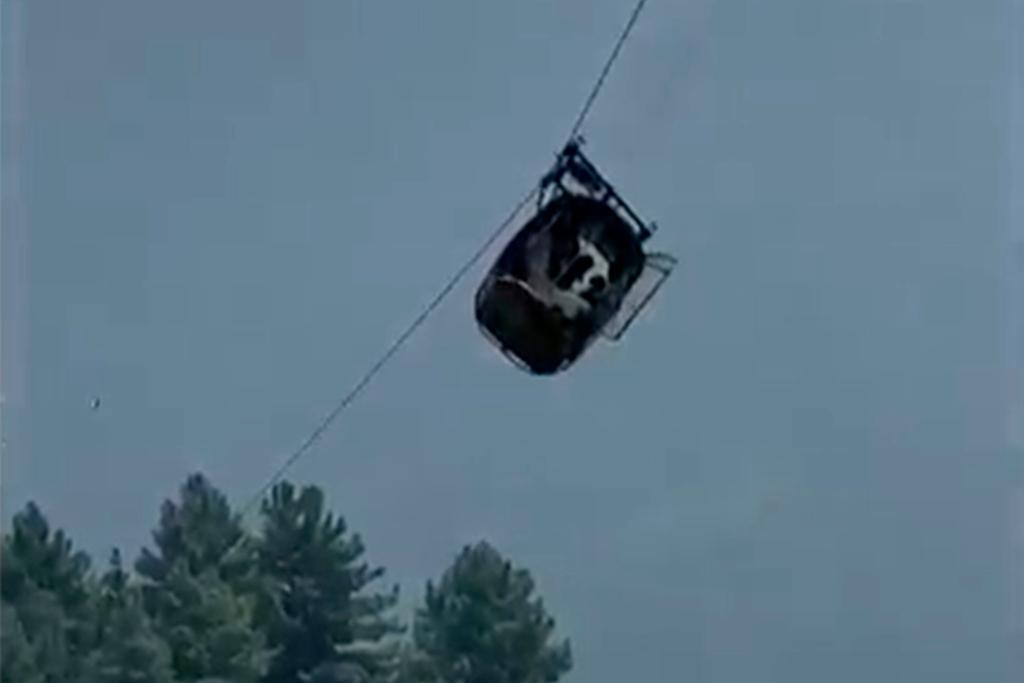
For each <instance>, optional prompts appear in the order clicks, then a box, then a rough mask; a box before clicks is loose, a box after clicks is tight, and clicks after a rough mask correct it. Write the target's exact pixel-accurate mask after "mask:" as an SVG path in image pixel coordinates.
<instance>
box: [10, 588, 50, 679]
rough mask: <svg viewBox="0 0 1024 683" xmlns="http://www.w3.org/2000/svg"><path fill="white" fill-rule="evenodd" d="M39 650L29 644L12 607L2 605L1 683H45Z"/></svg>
mask: <svg viewBox="0 0 1024 683" xmlns="http://www.w3.org/2000/svg"><path fill="white" fill-rule="evenodd" d="M45 680H46V676H45V674H44V673H43V671H42V670H41V669H40V666H39V648H38V647H37V646H36V645H33V644H32V643H30V642H29V640H28V636H26V635H25V629H24V627H22V624H21V619H19V618H18V613H17V611H16V610H15V609H14V607H13V606H12V605H8V604H7V603H3V604H2V605H0V683H44V681H45Z"/></svg>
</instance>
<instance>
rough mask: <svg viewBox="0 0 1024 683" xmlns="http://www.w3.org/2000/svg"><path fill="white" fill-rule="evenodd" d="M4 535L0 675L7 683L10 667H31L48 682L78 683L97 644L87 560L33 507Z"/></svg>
mask: <svg viewBox="0 0 1024 683" xmlns="http://www.w3.org/2000/svg"><path fill="white" fill-rule="evenodd" d="M11 526H12V528H11V531H10V532H9V533H8V534H6V535H5V536H4V540H3V554H2V556H0V557H2V558H3V561H2V563H0V598H2V602H3V605H4V607H5V608H6V610H5V613H6V614H5V622H6V624H8V625H10V626H11V631H10V633H9V634H8V633H6V630H7V629H5V634H4V647H5V649H6V650H9V651H10V652H11V653H12V659H11V660H10V663H9V660H8V659H7V657H5V658H4V661H3V663H2V665H0V670H2V674H3V678H4V679H5V680H7V679H8V678H11V677H13V676H14V674H13V672H12V671H11V670H10V668H9V667H10V666H13V664H14V663H17V664H18V666H19V667H23V668H24V667H28V666H29V665H28V662H30V661H32V662H34V665H33V666H32V667H30V668H31V669H32V671H33V673H32V674H31V675H38V676H41V677H42V679H43V680H44V681H63V680H75V679H76V678H77V677H78V676H79V675H80V674H81V667H82V664H83V662H84V660H85V657H86V655H87V654H88V652H89V651H90V650H91V649H92V648H93V646H94V645H95V643H94V641H93V624H92V619H93V614H92V607H93V605H92V599H91V592H90V584H89V565H90V562H89V557H88V556H87V555H86V554H85V553H83V552H81V551H75V550H74V548H73V545H72V543H71V541H70V539H68V538H67V536H66V535H65V534H64V532H63V531H62V530H59V529H58V530H56V531H55V532H53V533H51V529H50V525H49V522H48V521H47V520H46V517H45V515H44V514H43V513H42V511H41V510H40V509H39V508H38V506H36V505H35V504H34V503H29V504H28V505H27V506H26V507H25V508H24V510H22V511H21V512H19V513H18V514H16V515H15V516H14V520H13V523H12V525H11Z"/></svg>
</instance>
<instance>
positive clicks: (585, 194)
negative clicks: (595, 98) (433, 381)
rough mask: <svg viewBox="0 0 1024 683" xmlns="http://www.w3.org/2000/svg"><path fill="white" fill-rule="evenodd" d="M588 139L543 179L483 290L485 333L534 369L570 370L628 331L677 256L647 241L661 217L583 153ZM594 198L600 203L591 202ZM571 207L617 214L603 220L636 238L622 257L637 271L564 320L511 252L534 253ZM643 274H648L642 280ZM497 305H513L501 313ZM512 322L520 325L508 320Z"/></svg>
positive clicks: (621, 235)
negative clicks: (527, 332) (640, 209)
mask: <svg viewBox="0 0 1024 683" xmlns="http://www.w3.org/2000/svg"><path fill="white" fill-rule="evenodd" d="M582 143H583V140H582V138H574V139H572V140H570V142H569V143H568V144H567V145H566V146H565V147H564V148H563V150H562V151H561V152H560V153H559V154H558V156H557V159H556V162H555V164H554V166H553V167H552V168H551V170H550V171H549V172H548V173H546V174H545V175H544V176H543V177H542V179H541V182H540V188H539V192H538V197H537V208H536V212H535V213H534V215H533V216H532V217H531V218H530V219H529V220H528V221H527V222H526V223H524V224H523V225H522V226H520V229H519V232H518V233H517V234H516V236H515V237H514V238H513V239H512V241H511V242H509V243H508V244H506V246H505V249H504V250H503V251H502V254H501V256H499V258H498V260H497V261H496V262H495V264H494V265H492V267H491V270H490V271H489V272H488V275H487V277H486V278H485V280H484V281H483V282H482V283H481V285H480V288H479V289H478V291H477V296H476V317H477V324H478V327H479V328H480V331H481V333H482V334H483V335H484V336H485V337H486V338H487V339H488V341H490V342H491V344H493V345H494V346H495V347H496V348H497V349H499V350H500V351H501V352H502V354H503V355H504V356H505V357H506V358H507V359H508V360H509V361H511V362H512V363H513V364H514V365H516V366H517V367H519V368H520V369H522V370H524V371H526V372H529V373H531V374H539V375H550V374H555V373H558V372H561V371H562V370H565V369H566V368H567V367H569V366H570V365H572V364H573V363H575V362H576V361H577V360H578V359H579V358H580V357H581V356H582V355H584V353H585V352H586V350H587V349H588V348H589V346H590V345H591V344H592V343H593V341H594V340H595V339H597V338H598V337H604V338H605V339H608V340H611V341H616V340H618V339H620V338H621V337H622V335H623V334H624V333H625V332H626V330H627V329H628V328H629V326H630V325H631V324H632V322H633V320H634V319H635V318H636V317H637V315H638V314H639V313H640V311H641V310H642V309H643V308H644V307H645V306H646V305H647V303H648V302H649V301H650V300H651V299H652V298H653V296H654V294H655V293H656V292H657V290H658V289H659V288H660V286H661V284H662V283H663V282H664V280H665V279H666V278H667V277H668V275H669V274H670V273H671V272H672V269H673V267H674V266H675V263H676V261H675V259H674V258H673V257H671V256H669V255H667V254H655V253H647V252H646V251H645V250H644V249H643V247H642V245H643V244H644V243H645V242H646V241H647V240H648V239H649V238H650V237H651V236H652V235H653V234H654V232H655V230H656V229H657V226H656V224H654V223H650V224H648V223H646V222H644V221H643V220H642V219H641V218H640V216H639V215H638V214H637V213H636V211H634V210H633V208H632V207H631V206H630V205H629V204H628V202H626V201H625V200H624V199H623V198H622V197H621V196H620V195H619V194H618V192H616V190H615V188H614V187H613V186H612V185H611V183H609V182H608V181H607V180H606V179H605V178H604V177H603V176H602V174H601V173H600V171H598V169H597V168H596V166H595V165H594V164H593V163H591V162H590V160H589V159H587V157H586V156H585V155H584V154H583V152H582V150H581V149H580V147H581V145H582ZM581 202H582V204H581ZM588 206H589V207H592V208H591V209H589V210H588V209H587V208H586V207H588ZM563 207H565V208H563ZM572 207H576V209H573V208H572ZM563 210H570V211H579V210H583V211H584V212H585V213H586V212H588V211H590V212H593V211H597V212H598V215H600V214H602V212H603V215H604V216H606V217H607V219H606V220H610V221H612V224H609V223H606V222H605V221H601V222H602V223H605V225H609V226H611V227H614V225H618V226H619V227H618V228H615V230H613V233H615V234H618V238H617V239H620V240H626V244H627V245H631V246H628V248H627V249H626V251H625V252H622V253H619V257H621V258H626V259H627V261H626V262H624V263H628V264H629V265H628V272H629V273H630V275H629V276H628V277H627V281H625V282H619V283H618V284H615V285H614V286H612V284H613V283H611V282H609V283H608V286H609V291H608V294H607V295H598V296H599V300H598V301H599V303H598V304H595V305H597V308H596V309H595V310H594V312H592V313H591V314H587V315H584V316H583V317H582V318H580V319H579V320H577V319H575V318H573V319H571V320H569V319H563V320H564V322H563V323H558V322H557V319H558V318H557V316H558V314H557V313H551V312H550V309H547V310H546V309H545V308H544V306H545V304H544V301H545V297H546V296H549V295H545V294H543V293H542V292H540V291H539V290H538V291H534V290H532V289H531V287H530V285H529V284H528V283H527V282H526V281H525V280H524V279H523V278H522V277H520V276H518V275H515V274H514V271H515V266H514V265H511V264H512V263H514V261H515V259H512V260H511V261H510V259H511V257H512V256H516V255H519V254H520V253H524V252H529V253H533V252H531V251H530V250H531V249H535V247H530V246H529V244H530V241H531V239H535V237H534V236H537V235H541V239H543V236H544V234H545V233H550V231H551V230H554V229H556V228H554V227H553V226H554V225H555V224H557V223H559V222H560V221H561V222H563V224H564V221H565V220H567V219H566V218H565V217H564V216H563V215H562V213H561V212H562V211H563ZM552 211H553V212H554V213H552ZM568 215H576V214H575V213H570V214H568ZM587 215H589V214H587ZM613 224H614V225H613ZM616 231H618V232H616ZM627 233H628V236H627ZM613 244H614V243H613ZM606 246H612V245H611V244H609V245H606ZM550 248H555V247H553V246H552V247H550ZM620 248H621V247H620ZM620 248H615V249H613V253H618V252H619V250H620ZM542 250H543V248H542ZM619 257H617V258H616V261H618V258H619ZM620 272H621V271H620ZM549 274H550V273H549ZM560 278H561V274H559V275H557V276H552V277H551V279H552V280H554V281H557V280H559V279H560ZM641 280H646V281H645V282H644V283H643V284H642V285H641ZM540 282H543V279H542V280H540ZM535 284H536V283H535ZM609 297H611V298H610V299H609ZM502 301H504V302H505V303H501V302H502ZM548 301H549V304H547V305H550V301H551V300H550V299H548ZM495 306H497V307H498V310H506V311H507V313H505V314H495V313H494V310H495V309H494V307H495ZM495 315H497V317H495ZM552 316H554V317H552ZM488 325H497V326H498V327H499V328H504V329H505V332H503V333H501V334H511V335H512V338H516V339H518V340H519V341H520V342H523V343H525V344H526V345H525V346H523V344H519V347H518V349H513V348H510V346H509V344H508V343H507V342H508V340H505V341H502V340H501V339H499V338H498V335H497V334H496V333H495V330H492V329H489V326H488ZM507 325H512V326H513V327H512V328H508V327H507ZM516 326H519V327H522V326H525V327H526V328H530V327H536V328H537V336H536V338H532V337H531V338H524V337H522V336H519V337H516V333H515V331H514V329H515V328H516ZM560 326H561V327H560ZM524 339H525V341H524ZM552 344H553V345H555V347H554V348H558V349H560V351H559V352H558V353H556V354H555V356H552V355H551V353H552V352H551V349H552V348H553V347H552V346H550V345H552ZM524 353H525V354H526V355H527V356H529V355H530V354H533V357H532V358H525V357H523V356H522V355H521V354H524ZM559 354H560V355H559ZM556 357H557V358H558V359H559V362H558V363H557V364H554V363H553V359H554V358H556ZM531 361H532V362H531Z"/></svg>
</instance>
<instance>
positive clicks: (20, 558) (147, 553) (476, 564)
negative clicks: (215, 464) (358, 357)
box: [0, 475, 572, 683]
mask: <svg viewBox="0 0 1024 683" xmlns="http://www.w3.org/2000/svg"><path fill="white" fill-rule="evenodd" d="M262 515H263V528H262V532H261V534H260V535H259V536H256V537H252V536H250V535H248V534H247V532H246V531H245V529H244V528H243V527H242V525H241V523H240V521H239V519H238V517H237V516H236V515H235V514H234V513H233V512H232V510H231V508H230V506H229V504H228V501H227V498H226V497H225V496H224V495H223V494H222V493H221V492H220V491H218V490H217V489H216V488H215V487H214V486H213V485H212V484H210V483H209V482H208V481H207V480H206V479H205V478H203V477H202V476H201V475H193V476H190V477H189V478H188V479H187V480H186V481H185V483H184V485H183V486H182V487H181V489H180V491H179V496H178V499H177V500H175V501H166V502H165V503H164V504H163V506H162V508H161V511H160V517H159V522H158V524H157V527H156V529H155V530H154V532H153V541H154V547H153V548H152V549H146V550H144V551H143V552H142V553H141V554H140V556H139V557H138V558H137V560H136V561H135V562H134V573H133V572H132V571H131V570H129V569H126V568H125V567H124V566H123V563H122V558H121V554H120V552H119V551H117V550H114V551H113V553H112V554H111V558H110V562H109V566H108V567H107V568H106V570H105V571H104V572H103V573H102V574H101V575H99V576H96V575H94V574H93V573H92V572H91V570H90V562H89V558H88V557H87V556H86V555H85V554H84V553H82V552H78V551H75V550H74V549H73V547H72V544H71V542H70V540H69V539H68V538H67V537H66V536H65V534H64V533H63V532H62V531H60V530H57V531H51V529H50V526H49V524H48V522H47V520H46V518H45V516H44V515H43V513H42V512H41V511H40V510H39V509H38V508H37V507H36V506H35V505H34V504H29V505H28V506H26V507H25V509H24V510H22V511H21V512H19V513H18V514H17V515H15V516H14V520H13V524H12V526H11V531H10V532H9V533H8V534H6V535H5V536H4V538H3V554H2V556H0V597H2V605H0V610H2V615H0V616H2V624H0V629H2V630H0V647H2V651H0V657H2V659H0V683H66V682H68V681H76V682H77V681H80V682H82V683H398V682H401V683H547V682H553V681H556V680H558V679H559V678H560V677H561V676H562V675H564V674H565V673H566V672H567V671H568V670H569V669H570V668H571V665H572V661H571V655H570V651H569V646H568V643H567V642H561V643H553V642H552V638H553V632H554V621H553V620H552V619H551V618H550V617H549V616H548V615H547V613H546V611H545V609H544V607H543V604H542V603H541V601H540V600H539V599H538V598H535V597H534V596H533V590H534V585H533V581H532V579H531V578H530V575H529V573H528V572H526V571H525V570H522V569H513V568H512V566H511V564H510V563H509V562H508V561H506V560H505V559H503V558H502V557H501V556H500V555H499V553H498V552H497V551H496V550H494V549H493V548H492V547H490V546H489V545H487V544H486V543H481V544H478V545H476V546H474V547H472V548H470V547H467V548H465V549H464V550H463V551H462V552H461V553H460V554H459V555H458V557H457V558H456V560H455V562H454V564H453V565H452V566H451V567H450V568H449V569H448V570H447V571H446V572H445V574H444V575H443V577H442V579H441V581H440V583H439V584H438V585H437V586H434V585H433V584H432V583H428V584H427V594H426V598H425V601H424V605H423V606H422V607H421V608H420V609H418V610H417V612H416V621H415V629H414V633H413V638H412V640H411V642H410V641H409V640H407V639H402V638H399V636H400V635H402V634H403V633H404V631H405V629H404V628H403V627H402V626H401V625H400V624H399V622H398V620H397V619H396V618H395V617H394V616H393V610H394V607H395V604H396V602H397V599H398V588H397V586H396V587H394V588H393V589H392V590H380V589H376V588H374V586H376V585H377V584H378V582H380V581H381V579H382V577H383V575H384V570H383V568H380V567H373V566H371V565H370V564H369V563H368V562H367V561H366V560H365V559H364V555H365V552H366V550H365V547H364V545H363V542H362V539H361V538H360V537H359V535H358V534H349V533H348V529H347V527H346V524H345V521H344V519H343V518H342V517H340V516H335V515H333V514H332V513H330V512H329V511H327V510H326V509H325V505H324V497H323V493H322V492H321V491H320V489H319V488H317V487H315V486H307V487H304V488H302V489H301V490H296V489H295V487H293V486H292V485H291V484H288V483H282V484H279V485H278V486H276V487H274V489H273V490H272V491H271V493H270V495H269V497H268V498H267V499H266V500H264V504H263V507H262Z"/></svg>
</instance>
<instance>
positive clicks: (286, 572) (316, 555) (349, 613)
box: [259, 483, 402, 682]
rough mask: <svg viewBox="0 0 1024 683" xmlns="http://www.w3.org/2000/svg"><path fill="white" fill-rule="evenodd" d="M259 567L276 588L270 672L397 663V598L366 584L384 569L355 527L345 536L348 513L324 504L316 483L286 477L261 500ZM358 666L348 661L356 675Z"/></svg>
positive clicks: (289, 676) (372, 669)
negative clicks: (299, 483) (367, 557)
mask: <svg viewBox="0 0 1024 683" xmlns="http://www.w3.org/2000/svg"><path fill="white" fill-rule="evenodd" d="M263 516H264V528H263V538H262V543H261V545H260V549H259V567H260V570H261V572H262V573H263V575H264V576H266V577H268V578H269V579H270V580H271V581H272V582H273V585H274V586H275V587H276V588H275V593H274V597H275V600H274V607H275V609H274V611H273V613H272V615H270V624H269V627H270V630H269V634H270V643H271V644H272V645H273V646H275V647H276V648H278V652H277V654H276V655H275V657H274V659H273V661H272V663H271V666H270V674H269V678H268V680H270V681H275V682H276V681H294V680H298V679H299V678H301V677H305V676H310V675H314V674H315V675H316V676H317V677H318V678H319V679H320V680H334V679H333V678H331V677H332V676H336V675H339V674H338V673H337V671H338V668H337V667H335V666H334V665H336V664H338V665H340V664H345V663H349V664H357V665H358V666H359V667H361V669H362V670H363V671H364V672H365V674H366V675H367V676H368V677H369V678H370V679H371V680H378V679H384V678H387V677H389V676H390V675H391V672H392V670H393V668H394V654H395V652H394V647H392V646H390V644H389V643H388V642H387V641H388V637H389V636H392V635H395V634H397V633H400V632H401V630H402V629H401V627H400V626H399V625H398V624H397V622H396V621H395V620H394V619H392V618H390V617H389V616H388V611H389V610H391V608H392V607H393V606H394V604H395V602H396V601H397V599H398V593H397V587H396V588H395V589H394V590H393V591H392V592H390V593H368V592H365V591H366V589H367V588H368V587H369V586H370V585H371V584H372V583H373V582H375V581H377V580H378V579H380V578H381V576H382V575H383V573H384V572H383V569H380V568H371V567H370V566H369V565H368V564H367V563H366V562H364V561H362V560H361V558H362V556H363V554H364V552H365V548H364V546H363V543H362V540H361V539H360V537H359V536H358V535H352V536H351V537H348V536H346V531H347V528H346V525H345V521H344V519H343V518H341V517H337V518H335V517H334V516H333V515H332V514H331V513H329V512H325V511H324V500H323V493H322V492H321V491H320V489H318V488H317V487H315V486H308V487H305V488H303V489H302V490H301V491H300V492H299V493H298V495H296V492H295V489H294V487H293V486H292V485H291V484H288V483H282V484H279V485H278V486H276V487H275V488H274V489H273V490H272V491H271V494H270V499H269V500H267V501H265V502H264V505H263ZM354 671H355V669H354V668H351V667H349V668H347V669H345V672H346V673H345V676H349V677H350V676H352V675H353V672H354Z"/></svg>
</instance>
